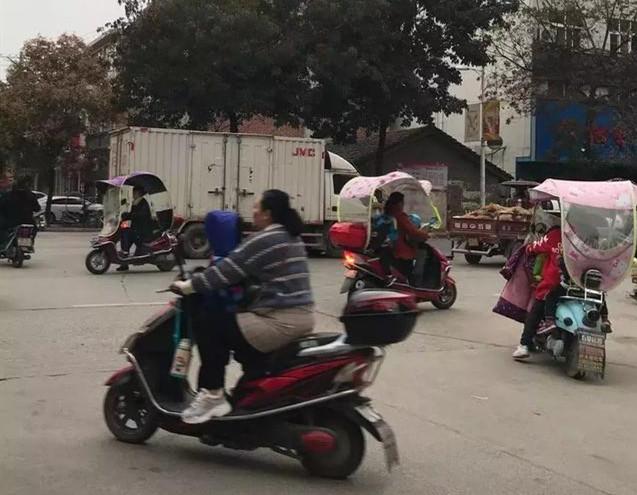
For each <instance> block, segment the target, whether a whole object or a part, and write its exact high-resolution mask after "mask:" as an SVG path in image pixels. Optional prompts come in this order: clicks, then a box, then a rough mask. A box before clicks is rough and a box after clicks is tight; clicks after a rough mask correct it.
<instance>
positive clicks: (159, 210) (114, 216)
mask: <svg viewBox="0 0 637 495" xmlns="http://www.w3.org/2000/svg"><path fill="white" fill-rule="evenodd" d="M136 185H137V186H141V187H143V188H144V190H145V191H146V193H147V196H146V199H147V201H148V203H149V206H150V209H151V212H152V213H153V216H154V217H156V224H157V229H156V238H155V239H154V240H152V241H150V242H148V243H144V244H142V245H141V246H137V247H136V250H135V253H134V254H133V255H129V256H124V255H123V254H122V253H121V252H120V251H118V250H117V243H118V242H119V241H120V240H121V238H122V235H123V234H124V231H126V230H127V229H130V228H131V222H130V221H129V220H122V219H121V216H122V213H123V211H122V210H125V208H124V207H126V206H127V205H128V204H129V203H130V196H131V191H132V188H133V187H134V186H136ZM97 189H98V191H99V192H100V193H102V194H103V195H104V199H103V203H104V225H103V228H102V231H101V232H100V234H99V235H98V236H97V238H95V239H93V240H92V241H91V248H92V249H91V251H90V252H89V253H88V255H87V256H86V260H85V265H86V268H87V270H88V271H89V272H91V273H93V274H95V275H101V274H103V273H105V272H106V271H108V269H109V268H110V266H111V264H116V265H146V264H152V265H155V266H157V268H159V269H160V270H161V271H162V272H169V271H171V270H172V269H173V268H174V267H175V263H176V261H175V248H176V246H177V238H176V236H175V235H174V234H173V233H172V232H171V231H170V230H169V229H170V227H171V225H172V223H173V209H172V206H171V203H170V196H169V194H168V191H167V190H166V187H165V186H164V183H163V182H162V181H161V179H159V177H157V176H155V175H153V174H150V173H146V172H134V173H132V174H131V175H128V176H120V177H115V178H113V179H110V180H102V181H98V182H97Z"/></svg>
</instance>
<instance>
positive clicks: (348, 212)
mask: <svg viewBox="0 0 637 495" xmlns="http://www.w3.org/2000/svg"><path fill="white" fill-rule="evenodd" d="M430 191H431V183H430V182H428V181H418V180H416V179H415V178H414V177H412V176H411V175H409V174H406V173H405V172H391V173H389V174H387V175H381V176H380V177H355V178H354V179H352V180H350V181H349V182H348V183H347V184H345V186H343V189H341V192H340V194H339V212H338V213H339V221H341V222H362V223H369V221H370V218H371V215H372V210H374V209H376V208H377V209H380V208H381V207H382V204H383V203H384V202H385V201H386V200H387V198H388V197H389V195H390V194H391V193H393V192H401V193H403V194H404V195H405V211H406V212H407V213H417V214H418V215H420V216H421V218H422V219H423V220H427V219H429V218H430V217H431V216H432V215H435V212H434V211H433V207H432V203H431V199H430V198H429V196H428V193H429V192H430Z"/></svg>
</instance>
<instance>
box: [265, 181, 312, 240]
mask: <svg viewBox="0 0 637 495" xmlns="http://www.w3.org/2000/svg"><path fill="white" fill-rule="evenodd" d="M261 209H262V210H263V211H269V212H270V215H271V216H272V221H273V222H274V223H278V224H281V225H283V227H284V228H285V230H287V231H288V233H289V234H290V235H291V236H292V237H298V236H300V235H301V232H303V220H301V216H300V215H299V213H298V212H297V211H296V210H295V209H294V208H292V207H291V206H290V196H288V194H287V193H285V192H283V191H280V190H278V189H269V190H268V191H265V192H264V193H263V196H262V197H261Z"/></svg>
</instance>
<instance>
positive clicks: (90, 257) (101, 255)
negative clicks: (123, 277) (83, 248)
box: [84, 249, 111, 275]
mask: <svg viewBox="0 0 637 495" xmlns="http://www.w3.org/2000/svg"><path fill="white" fill-rule="evenodd" d="M84 264H85V265H86V269H87V270H88V271H89V272H91V273H92V274H93V275H101V274H102V273H106V272H107V271H108V269H109V268H110V266H111V260H110V259H108V256H107V255H106V253H105V252H104V251H103V250H102V249H93V251H91V252H90V253H88V254H87V255H86V261H85V262H84Z"/></svg>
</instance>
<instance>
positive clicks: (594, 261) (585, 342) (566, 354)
mask: <svg viewBox="0 0 637 495" xmlns="http://www.w3.org/2000/svg"><path fill="white" fill-rule="evenodd" d="M634 191H637V189H634V186H633V184H632V183H631V182H629V181H624V182H619V181H609V182H578V181H562V180H554V179H549V180H546V181H544V182H543V183H542V184H540V185H539V186H537V187H535V188H534V189H531V191H530V196H531V199H532V200H535V201H539V200H559V202H560V205H561V211H562V220H561V221H562V250H563V255H562V256H563V259H564V265H565V267H566V270H567V272H568V275H569V278H570V280H571V285H570V286H569V287H567V288H566V295H565V296H564V297H562V298H561V299H560V301H559V303H558V306H557V311H556V315H555V322H556V325H557V329H556V330H554V331H553V332H552V333H551V334H550V335H548V336H536V337H535V344H536V346H537V347H538V348H539V349H540V350H544V351H546V352H548V353H549V354H550V355H552V356H553V357H554V358H556V359H560V360H564V361H565V365H566V373H567V375H568V376H570V377H572V378H578V379H581V378H584V377H585V376H587V375H589V374H590V375H593V376H598V377H600V378H604V375H605V370H606V333H604V332H603V331H602V326H601V316H600V311H601V308H602V306H603V304H604V300H605V297H606V293H607V292H608V291H610V290H612V289H614V288H615V287H617V286H619V285H620V284H621V282H622V281H623V280H624V278H625V277H626V276H627V275H628V274H629V273H630V270H631V262H632V259H633V255H634V252H635V232H636V229H635V206H636V205H635V198H636V197H637V195H635V194H634Z"/></svg>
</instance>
